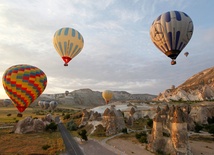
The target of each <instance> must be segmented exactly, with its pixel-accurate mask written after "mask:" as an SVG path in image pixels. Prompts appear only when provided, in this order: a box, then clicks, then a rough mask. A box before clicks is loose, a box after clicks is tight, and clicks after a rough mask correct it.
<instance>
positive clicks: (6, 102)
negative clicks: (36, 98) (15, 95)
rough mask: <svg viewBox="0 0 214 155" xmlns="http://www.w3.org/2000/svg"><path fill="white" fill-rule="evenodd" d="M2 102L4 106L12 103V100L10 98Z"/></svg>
mask: <svg viewBox="0 0 214 155" xmlns="http://www.w3.org/2000/svg"><path fill="white" fill-rule="evenodd" d="M3 103H4V106H5V107H7V106H8V105H10V104H12V101H11V100H10V99H5V100H4V102H3Z"/></svg>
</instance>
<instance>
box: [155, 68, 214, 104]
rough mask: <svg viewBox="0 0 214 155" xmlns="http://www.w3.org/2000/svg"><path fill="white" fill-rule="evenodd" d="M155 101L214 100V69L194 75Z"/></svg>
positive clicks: (163, 93)
mask: <svg viewBox="0 0 214 155" xmlns="http://www.w3.org/2000/svg"><path fill="white" fill-rule="evenodd" d="M154 100H155V101H167V102H168V101H170V100H176V101H178V100H183V101H203V100H214V67H211V68H208V69H205V70H203V71H201V72H199V73H197V74H195V75H193V76H192V77H190V78H189V79H187V80H186V81H185V82H184V83H183V84H181V85H180V86H178V87H177V88H172V89H167V90H165V91H164V92H162V93H160V94H159V96H158V97H157V98H155V99H154Z"/></svg>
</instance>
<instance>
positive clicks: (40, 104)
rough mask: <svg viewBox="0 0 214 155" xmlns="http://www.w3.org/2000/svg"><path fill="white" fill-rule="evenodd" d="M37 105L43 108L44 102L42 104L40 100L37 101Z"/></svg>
mask: <svg viewBox="0 0 214 155" xmlns="http://www.w3.org/2000/svg"><path fill="white" fill-rule="evenodd" d="M38 105H39V107H40V108H42V109H44V104H43V101H42V100H41V101H39V102H38Z"/></svg>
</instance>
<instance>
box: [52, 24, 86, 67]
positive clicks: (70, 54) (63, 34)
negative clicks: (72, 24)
mask: <svg viewBox="0 0 214 155" xmlns="http://www.w3.org/2000/svg"><path fill="white" fill-rule="evenodd" d="M53 44H54V47H55V49H56V51H57V52H58V54H59V55H60V56H61V57H62V59H63V61H64V62H65V64H64V66H68V63H69V61H70V60H71V59H73V58H74V57H75V56H76V55H78V54H79V53H80V52H81V50H82V48H83V45H84V40H83V37H82V35H81V34H80V33H79V32H78V31H77V30H75V29H73V28H68V27H65V28H61V29H59V30H57V31H56V32H55V34H54V37H53Z"/></svg>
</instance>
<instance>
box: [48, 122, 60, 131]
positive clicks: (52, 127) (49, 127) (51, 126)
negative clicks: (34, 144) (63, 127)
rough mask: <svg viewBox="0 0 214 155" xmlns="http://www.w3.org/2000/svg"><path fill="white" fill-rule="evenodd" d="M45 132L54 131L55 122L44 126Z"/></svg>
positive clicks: (55, 127) (55, 128)
mask: <svg viewBox="0 0 214 155" xmlns="http://www.w3.org/2000/svg"><path fill="white" fill-rule="evenodd" d="M45 130H46V131H56V130H57V124H56V123H55V122H51V123H50V124H49V125H46V127H45Z"/></svg>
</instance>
